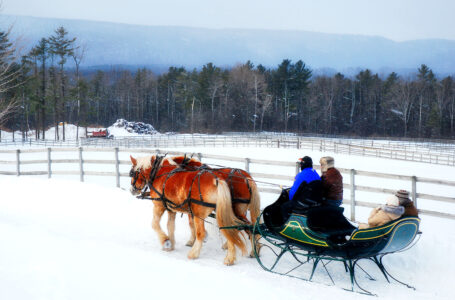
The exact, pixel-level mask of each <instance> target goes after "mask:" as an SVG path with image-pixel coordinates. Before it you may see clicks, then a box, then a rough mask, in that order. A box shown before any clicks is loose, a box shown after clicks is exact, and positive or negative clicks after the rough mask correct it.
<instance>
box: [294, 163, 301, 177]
mask: <svg viewBox="0 0 455 300" xmlns="http://www.w3.org/2000/svg"><path fill="white" fill-rule="evenodd" d="M299 173H300V162H298V161H297V162H295V175H297V174H299Z"/></svg>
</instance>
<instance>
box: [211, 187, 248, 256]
mask: <svg viewBox="0 0 455 300" xmlns="http://www.w3.org/2000/svg"><path fill="white" fill-rule="evenodd" d="M217 197H218V199H217V202H216V220H217V222H218V226H219V227H225V226H236V225H242V224H245V223H244V222H243V221H241V220H239V219H238V218H237V217H236V216H235V214H234V211H233V209H232V199H231V193H230V190H229V186H228V184H227V183H226V181H224V180H218V187H217ZM221 232H222V233H223V235H224V236H225V237H226V239H227V240H228V241H229V242H231V243H232V244H234V245H235V246H237V247H238V248H239V249H240V250H241V251H242V254H245V253H246V246H245V242H244V239H243V237H242V236H241V235H240V231H239V230H237V229H222V230H221Z"/></svg>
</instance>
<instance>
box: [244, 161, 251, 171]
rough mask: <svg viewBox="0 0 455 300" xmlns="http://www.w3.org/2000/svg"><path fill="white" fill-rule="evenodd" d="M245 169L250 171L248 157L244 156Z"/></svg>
mask: <svg viewBox="0 0 455 300" xmlns="http://www.w3.org/2000/svg"><path fill="white" fill-rule="evenodd" d="M245 171H247V172H250V159H249V158H245Z"/></svg>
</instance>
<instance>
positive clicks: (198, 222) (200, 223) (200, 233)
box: [188, 217, 205, 259]
mask: <svg viewBox="0 0 455 300" xmlns="http://www.w3.org/2000/svg"><path fill="white" fill-rule="evenodd" d="M193 222H194V227H195V230H196V241H195V242H194V245H193V247H192V248H191V250H190V252H188V258H189V259H196V258H198V257H199V254H200V253H201V248H202V243H203V241H204V237H205V226H204V220H203V219H200V218H197V217H195V218H193Z"/></svg>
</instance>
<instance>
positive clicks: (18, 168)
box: [0, 147, 455, 220]
mask: <svg viewBox="0 0 455 300" xmlns="http://www.w3.org/2000/svg"><path fill="white" fill-rule="evenodd" d="M151 151H152V152H153V153H160V150H159V149H157V150H154V151H153V150H151V149H150V148H148V149H135V148H128V149H126V148H122V149H121V148H118V147H115V148H83V147H78V148H44V149H25V150H19V149H17V150H1V151H0V155H2V154H4V155H3V156H5V155H6V156H9V159H5V160H0V166H1V165H7V166H9V170H7V171H5V168H4V167H1V168H0V175H16V176H23V175H45V176H47V177H49V178H51V177H52V176H53V175H76V176H79V180H80V181H84V177H85V176H108V177H114V178H115V182H116V186H117V187H120V186H121V184H120V179H121V178H123V177H128V176H129V173H128V172H127V171H126V168H129V167H130V166H131V162H130V160H121V159H120V158H119V153H125V154H126V153H127V154H130V153H146V154H150V153H151ZM96 152H110V153H112V157H113V159H102V160H100V159H86V158H84V157H85V156H86V155H87V154H90V153H96ZM27 153H41V155H43V157H46V158H45V159H39V160H37V159H32V160H30V159H28V160H25V159H23V158H22V156H23V154H27ZM57 153H64V154H66V153H72V154H73V157H77V158H72V159H68V158H55V157H53V156H54V155H55V154H57ZM166 153H168V154H170V155H178V154H182V153H181V152H169V151H167V152H166ZM75 154H77V155H75ZM64 156H65V157H67V156H69V155H64ZM197 156H198V157H199V159H201V160H207V159H208V160H215V161H217V162H219V161H222V162H231V163H234V162H235V163H237V164H238V163H241V164H242V167H244V169H245V170H246V171H250V167H251V166H252V165H261V166H265V167H266V168H265V169H266V170H273V169H274V168H270V166H273V167H287V168H292V169H294V170H295V171H294V172H295V173H297V172H298V171H299V165H298V162H284V161H271V160H259V159H252V158H238V157H229V156H221V155H213V154H202V153H198V154H197ZM103 157H106V155H103ZM61 164H64V165H65V166H66V165H72V166H73V167H74V166H77V170H74V168H73V170H68V168H65V169H64V170H56V169H55V166H56V165H61ZM26 165H28V166H30V165H35V166H38V167H39V168H40V169H39V170H33V171H24V170H22V167H24V166H26ZM94 165H109V166H111V167H113V170H115V171H113V172H112V171H111V172H106V171H93V170H90V169H93V168H89V166H92V167H93V166H94ZM224 165H229V163H227V164H224ZM121 167H122V168H121ZM121 169H124V170H125V171H122V170H121ZM339 170H340V171H341V172H342V173H343V174H344V177H345V178H346V179H347V178H349V181H348V183H345V184H344V189H345V191H344V195H345V199H344V200H343V202H344V203H345V204H347V203H349V206H350V211H351V219H352V220H355V211H356V207H375V206H377V205H378V204H377V203H374V202H369V201H358V200H357V199H356V193H357V192H367V193H375V194H378V193H379V194H392V193H394V192H395V190H396V189H390V188H379V187H374V186H364V185H359V184H356V178H357V177H358V176H363V177H365V176H366V177H373V178H377V179H378V180H381V179H387V180H399V181H405V182H408V183H409V184H410V186H411V189H410V190H411V197H412V199H413V200H414V202H415V204H416V206H419V204H420V203H421V201H428V200H430V201H438V202H444V203H447V204H449V205H452V206H451V207H453V205H454V204H455V198H454V197H445V196H438V195H433V194H428V193H419V192H418V190H419V185H420V184H433V185H437V186H442V187H445V188H447V187H449V188H454V187H455V181H447V180H438V179H431V178H423V177H416V176H403V175H395V174H385V173H375V172H368V171H361V170H354V169H339ZM288 174H289V173H288ZM251 175H252V176H253V178H254V179H255V180H257V181H258V182H259V183H264V182H263V181H262V180H272V181H273V182H278V181H286V182H292V180H293V178H294V176H290V175H279V174H275V173H274V174H272V173H268V172H267V173H264V172H262V173H259V172H251ZM346 175H348V176H346ZM267 184H270V183H267ZM272 185H273V184H272ZM274 186H275V187H273V188H271V187H264V185H263V184H260V185H259V187H260V191H261V192H265V193H277V194H278V193H280V191H281V190H280V189H279V187H278V184H274ZM347 190H349V195H348V194H347V193H346V191H347ZM346 195H348V196H349V197H346ZM449 211H450V210H449ZM419 212H420V213H421V214H424V215H431V216H437V217H444V218H450V219H455V214H453V213H448V212H447V210H444V209H440V210H439V211H438V210H428V209H421V208H419Z"/></svg>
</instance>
